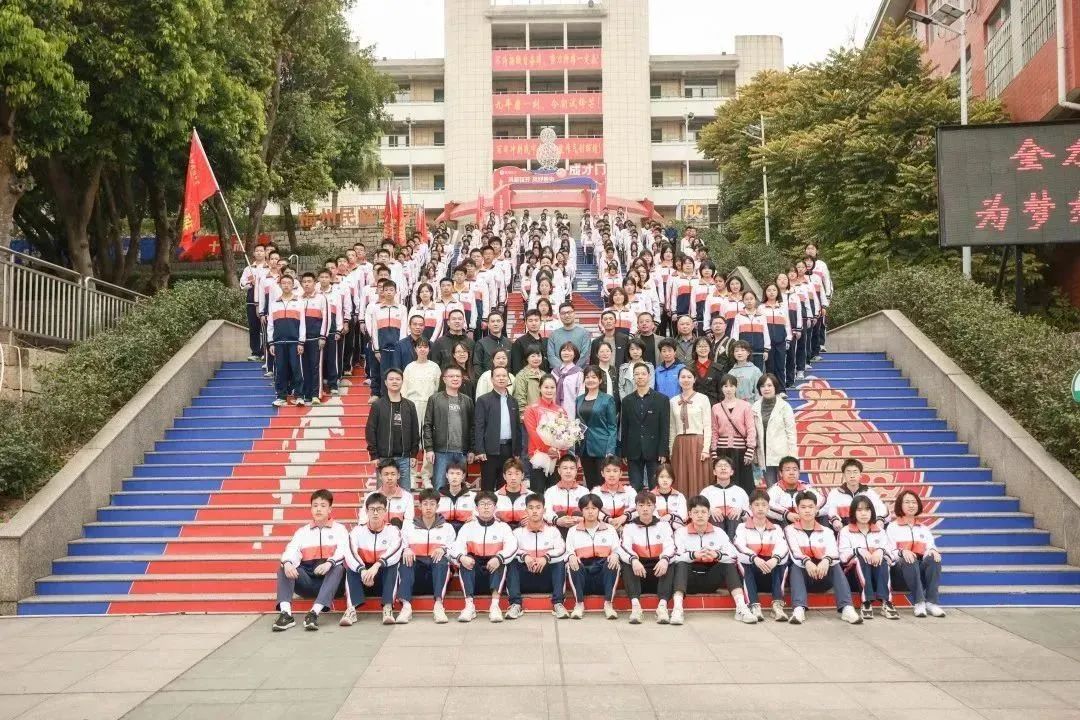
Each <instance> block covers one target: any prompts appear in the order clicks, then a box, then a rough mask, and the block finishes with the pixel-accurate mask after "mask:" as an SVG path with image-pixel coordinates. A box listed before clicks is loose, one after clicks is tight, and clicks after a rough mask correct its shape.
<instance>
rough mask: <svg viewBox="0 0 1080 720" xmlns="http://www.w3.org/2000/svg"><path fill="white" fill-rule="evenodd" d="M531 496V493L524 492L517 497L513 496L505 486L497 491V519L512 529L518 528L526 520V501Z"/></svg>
mask: <svg viewBox="0 0 1080 720" xmlns="http://www.w3.org/2000/svg"><path fill="white" fill-rule="evenodd" d="M530 494H531V493H530V492H529V491H527V490H522V491H521V492H519V493H517V494H516V495H511V494H510V493H509V492H508V491H507V489H506V487H505V486H504V487H501V488H499V489H498V490H496V491H495V496H496V497H497V498H498V503H497V504H496V505H495V517H497V518H499V519H500V520H502V521H503V522H504V523H506V524H507V525H509V526H510V527H516V526H517V525H518V524H519V523H520V522H521V521H522V520H524V519H525V514H526V513H525V501H526V500H528V499H529V495H530Z"/></svg>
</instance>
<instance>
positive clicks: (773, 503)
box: [768, 482, 824, 525]
mask: <svg viewBox="0 0 1080 720" xmlns="http://www.w3.org/2000/svg"><path fill="white" fill-rule="evenodd" d="M804 490H808V491H810V492H812V493H814V495H815V497H817V499H818V501H817V502H818V512H819V513H820V511H821V507H822V505H823V503H824V501H823V500H822V497H821V493H820V492H818V491H817V490H815V489H814V488H812V487H810V486H809V485H806V484H805V483H802V482H798V483H796V484H795V487H794V488H793V489H789V488H785V487H783V485H782V483H779V482H777V483H776V484H774V485H772V486H771V487H770V488H769V490H768V493H769V519H770V520H772V521H773V522H778V523H780V524H781V525H786V524H787V514H788V512H797V510H798V508H796V507H795V496H796V495H798V494H799V493H801V492H802V491H804Z"/></svg>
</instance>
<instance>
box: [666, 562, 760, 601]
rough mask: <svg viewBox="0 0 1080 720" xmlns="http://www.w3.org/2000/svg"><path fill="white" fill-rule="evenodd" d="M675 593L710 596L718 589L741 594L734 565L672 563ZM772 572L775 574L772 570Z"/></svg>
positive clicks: (740, 584)
mask: <svg viewBox="0 0 1080 720" xmlns="http://www.w3.org/2000/svg"><path fill="white" fill-rule="evenodd" d="M673 565H674V570H675V591H676V592H681V593H683V594H685V595H711V594H712V593H715V592H716V591H717V590H719V589H720V588H725V589H726V590H728V591H729V592H742V578H740V577H739V571H738V569H737V568H736V567H735V563H721V562H715V563H674V564H673ZM773 572H777V570H774V571H773Z"/></svg>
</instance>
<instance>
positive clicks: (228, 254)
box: [211, 195, 240, 288]
mask: <svg viewBox="0 0 1080 720" xmlns="http://www.w3.org/2000/svg"><path fill="white" fill-rule="evenodd" d="M211 207H213V209H214V217H215V218H216V219H217V226H218V239H219V240H221V269H222V272H223V273H224V275H225V277H224V280H225V284H226V285H228V286H229V287H231V288H239V287H240V277H239V276H238V275H237V273H236V250H235V249H234V246H233V233H232V224H231V223H229V221H228V216H227V214H226V212H225V201H224V200H222V199H221V195H215V196H214V199H213V201H212V202H211ZM237 241H239V238H237Z"/></svg>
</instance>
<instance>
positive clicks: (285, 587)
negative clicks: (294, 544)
mask: <svg viewBox="0 0 1080 720" xmlns="http://www.w3.org/2000/svg"><path fill="white" fill-rule="evenodd" d="M316 567H317V566H316V565H301V566H300V567H298V568H296V571H297V572H298V573H300V574H299V576H298V577H297V578H296V579H295V580H290V579H289V578H287V577H285V569H284V568H281V567H279V568H278V571H277V605H276V606H275V607H276V608H277V609H278V610H280V609H281V603H286V602H287V603H291V602H292V599H293V595H299V596H300V597H302V598H308V599H312V598H314V600H315V602H317V603H318V604H319V605H322V606H323V607H326V608H328V607H332V606H333V604H334V596H335V595H337V592H338V589H339V588H340V587H341V576H342V574H343V572H344V570H345V568H344V567H343V566H341V565H334V566H333V567H332V568H330V572H328V573H326V574H325V575H322V576H319V575H316V574H315V568H316Z"/></svg>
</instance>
